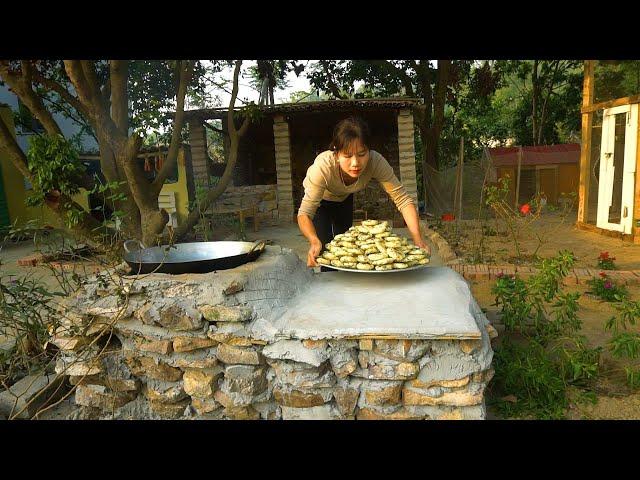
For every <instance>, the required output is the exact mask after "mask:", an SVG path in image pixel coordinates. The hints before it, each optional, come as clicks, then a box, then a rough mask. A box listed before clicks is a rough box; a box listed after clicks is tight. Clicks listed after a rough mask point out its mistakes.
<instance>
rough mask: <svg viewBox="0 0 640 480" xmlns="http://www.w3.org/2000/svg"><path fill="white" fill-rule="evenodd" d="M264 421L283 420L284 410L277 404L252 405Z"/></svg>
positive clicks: (260, 403) (259, 403) (262, 403)
mask: <svg viewBox="0 0 640 480" xmlns="http://www.w3.org/2000/svg"><path fill="white" fill-rule="evenodd" d="M251 406H252V407H253V408H254V409H255V410H256V411H257V412H258V413H259V414H260V418H262V419H263V420H280V419H281V418H282V410H281V408H280V406H279V405H278V404H277V403H275V402H258V403H254V404H253V405H251Z"/></svg>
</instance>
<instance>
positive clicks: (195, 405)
mask: <svg viewBox="0 0 640 480" xmlns="http://www.w3.org/2000/svg"><path fill="white" fill-rule="evenodd" d="M267 248H268V251H267V252H265V253H264V254H263V256H262V257H261V259H262V260H261V261H258V262H254V264H253V265H251V264H247V265H245V266H242V267H238V268H236V269H233V270H228V271H223V272H216V273H215V274H205V275H181V276H170V275H151V276H148V277H146V278H145V279H138V280H135V282H129V283H125V286H124V287H123V286H122V285H120V286H119V287H117V286H114V287H112V288H106V289H105V288H104V286H100V284H99V281H98V279H94V280H95V281H94V282H90V283H88V284H87V285H86V286H85V287H84V288H83V289H82V290H81V292H80V293H79V294H78V296H77V297H74V298H73V299H71V300H70V301H69V302H68V304H67V311H74V312H79V313H78V314H77V315H67V317H70V318H66V319H65V320H64V321H63V324H62V326H61V327H60V328H59V329H58V331H57V332H55V335H54V337H53V339H52V342H53V343H55V344H56V345H57V346H58V347H59V348H60V349H61V350H62V351H63V352H64V355H63V356H62V358H61V359H60V361H59V362H58V364H57V366H56V372H57V373H65V374H66V375H69V379H70V382H71V384H73V385H75V386H76V392H75V402H76V404H77V405H79V406H81V407H82V408H81V409H80V411H81V412H82V413H81V415H80V417H79V418H105V419H106V418H119V419H127V418H130V419H132V418H136V419H138V418H149V419H235V420H254V419H269V420H273V419H285V420H289V419H291V420H293V419H357V420H367V419H484V418H485V405H484V390H485V387H486V385H487V383H488V382H489V381H490V380H491V378H492V376H493V370H492V368H491V359H492V351H491V346H490V334H491V333H492V332H491V331H490V330H491V329H490V326H487V324H486V323H483V324H482V325H479V326H480V327H481V331H482V335H481V337H480V338H477V339H472V340H469V339H466V340H465V339H451V338H443V339H429V340H421V339H410V340H409V339H402V338H393V339H390V338H369V337H362V338H321V339H317V338H316V339H311V338H306V339H305V338H281V337H278V336H270V335H268V334H265V333H264V332H265V331H268V330H265V329H262V330H260V329H258V328H256V326H257V324H259V323H261V322H262V323H264V321H265V319H266V320H268V319H269V318H268V317H269V315H272V316H277V315H279V314H280V313H281V312H282V311H283V310H282V309H283V308H286V299H287V298H291V297H292V296H294V295H304V294H311V293H310V292H309V291H307V290H305V289H304V287H303V285H304V284H305V283H308V282H309V279H310V278H311V276H313V274H312V273H311V272H309V271H308V269H306V268H305V266H304V264H303V263H302V262H301V261H300V260H299V259H298V258H297V256H295V254H293V252H291V251H290V250H287V249H283V248H280V247H267ZM263 257H264V258H263ZM123 290H124V292H125V293H126V295H124V296H123V295H122V293H123ZM400 320H401V319H399V321H400ZM105 327H106V328H105ZM260 332H262V333H260ZM110 336H111V341H110V342H105V339H108V338H109V337H110ZM98 337H100V338H99V339H98V340H102V341H96V339H97V338H98ZM115 338H117V341H115V340H114V339H115ZM99 345H103V346H99ZM104 345H106V347H105V346H104Z"/></svg>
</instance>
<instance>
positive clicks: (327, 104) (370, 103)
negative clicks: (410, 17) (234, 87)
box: [185, 97, 420, 119]
mask: <svg viewBox="0 0 640 480" xmlns="http://www.w3.org/2000/svg"><path fill="white" fill-rule="evenodd" d="M418 103H420V99H418V98H410V97H392V98H361V99H349V100H325V101H320V102H300V103H280V104H276V105H263V106H261V107H260V110H262V111H263V112H265V113H266V114H279V113H280V114H283V113H297V112H311V111H323V110H353V109H362V110H367V109H396V108H409V107H412V106H414V105H416V104H418ZM227 111H228V108H227V107H222V108H205V109H201V110H187V111H186V112H185V117H186V119H192V118H202V119H208V118H222V117H223V116H225V115H226V114H227Z"/></svg>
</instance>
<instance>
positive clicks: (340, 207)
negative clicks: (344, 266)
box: [313, 194, 353, 272]
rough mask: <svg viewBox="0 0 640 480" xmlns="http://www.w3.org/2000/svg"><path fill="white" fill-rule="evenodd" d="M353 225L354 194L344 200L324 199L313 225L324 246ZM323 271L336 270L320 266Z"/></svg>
mask: <svg viewBox="0 0 640 480" xmlns="http://www.w3.org/2000/svg"><path fill="white" fill-rule="evenodd" d="M352 225H353V194H351V195H349V196H348V197H347V198H345V199H344V200H343V201H342V202H330V201H328V200H322V201H321V202H320V206H319V207H318V209H317V210H316V214H315V216H314V217H313V226H314V227H315V229H316V233H317V234H318V238H319V239H320V241H321V242H322V246H323V247H324V246H325V245H326V244H327V243H329V242H330V241H331V240H332V239H333V237H335V236H336V235H338V234H340V233H344V232H346V231H347V230H348V229H349V227H351V226H352ZM320 271H321V272H335V270H333V269H331V268H326V267H320Z"/></svg>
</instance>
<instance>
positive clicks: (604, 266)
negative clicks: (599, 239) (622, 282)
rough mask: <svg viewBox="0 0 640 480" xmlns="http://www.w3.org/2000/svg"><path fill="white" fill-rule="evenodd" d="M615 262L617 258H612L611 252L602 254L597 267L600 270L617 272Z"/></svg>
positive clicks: (599, 256)
mask: <svg viewBox="0 0 640 480" xmlns="http://www.w3.org/2000/svg"><path fill="white" fill-rule="evenodd" d="M615 260H616V257H612V256H610V255H609V252H600V255H598V265H597V266H598V268H599V269H600V270H617V268H618V267H616V264H615Z"/></svg>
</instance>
